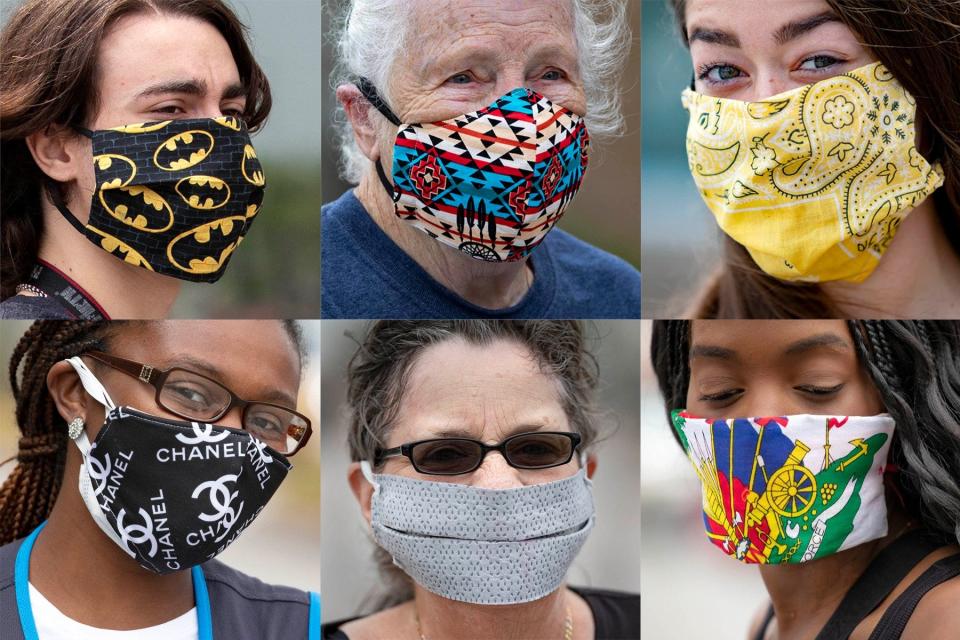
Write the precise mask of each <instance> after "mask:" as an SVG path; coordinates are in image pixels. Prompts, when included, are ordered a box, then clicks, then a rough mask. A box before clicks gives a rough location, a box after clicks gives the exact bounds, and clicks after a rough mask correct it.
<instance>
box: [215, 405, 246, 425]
mask: <svg viewBox="0 0 960 640" xmlns="http://www.w3.org/2000/svg"><path fill="white" fill-rule="evenodd" d="M216 422H217V424H218V425H220V426H221V427H230V428H232V429H242V428H243V409H241V408H240V407H231V408H230V410H229V411H227V412H226V413H225V414H223V415H222V416H221V417H220V419H219V420H217V421H216Z"/></svg>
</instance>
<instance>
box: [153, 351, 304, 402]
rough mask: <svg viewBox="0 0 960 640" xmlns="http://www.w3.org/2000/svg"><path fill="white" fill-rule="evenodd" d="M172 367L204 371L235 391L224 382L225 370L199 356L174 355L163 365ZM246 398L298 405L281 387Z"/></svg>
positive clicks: (250, 400) (251, 400) (196, 371)
mask: <svg viewBox="0 0 960 640" xmlns="http://www.w3.org/2000/svg"><path fill="white" fill-rule="evenodd" d="M171 367H180V368H182V369H189V370H190V371H193V372H194V373H202V374H203V375H205V376H207V377H209V378H213V379H214V380H216V381H217V382H219V383H220V384H222V385H223V386H224V387H226V388H228V389H230V391H231V392H234V391H233V389H232V388H230V386H229V385H227V384H226V383H225V382H223V380H224V378H225V377H226V376H224V375H223V372H222V371H221V370H220V369H218V368H217V367H216V366H215V365H213V364H211V363H209V362H206V361H204V360H199V359H197V358H194V357H192V356H188V355H178V356H173V357H172V358H170V359H169V360H167V361H166V362H165V363H164V365H163V368H164V369H169V368H171ZM234 393H236V392H234ZM244 400H248V401H249V402H258V401H259V402H273V403H276V404H282V405H285V406H287V407H288V408H292V409H296V407H297V401H296V398H294V397H293V396H291V395H290V394H288V393H284V392H283V391H280V390H279V389H270V390H269V391H267V392H266V393H264V394H262V395H258V396H257V397H256V398H244Z"/></svg>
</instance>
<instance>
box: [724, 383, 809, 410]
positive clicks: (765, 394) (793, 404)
mask: <svg viewBox="0 0 960 640" xmlns="http://www.w3.org/2000/svg"><path fill="white" fill-rule="evenodd" d="M736 409H737V411H736V413H737V415H736V416H725V417H737V418H740V417H744V418H752V417H770V416H785V415H792V414H796V413H805V410H804V407H802V406H801V405H800V404H799V402H798V401H797V399H796V397H795V396H794V395H793V394H792V393H790V390H789V389H788V388H784V387H782V386H781V385H778V384H775V383H767V384H759V385H754V386H753V388H751V389H750V392H749V395H748V396H747V397H745V398H744V399H743V400H742V401H741V402H739V403H737V407H736Z"/></svg>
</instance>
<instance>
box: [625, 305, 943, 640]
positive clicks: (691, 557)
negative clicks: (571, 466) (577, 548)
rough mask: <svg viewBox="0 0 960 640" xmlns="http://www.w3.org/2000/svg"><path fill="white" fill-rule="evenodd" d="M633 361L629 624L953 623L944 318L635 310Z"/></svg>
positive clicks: (863, 626)
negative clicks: (636, 477)
mask: <svg viewBox="0 0 960 640" xmlns="http://www.w3.org/2000/svg"><path fill="white" fill-rule="evenodd" d="M643 360H644V369H643V374H642V376H643V380H642V384H643V393H642V395H643V415H642V420H643V435H642V437H643V454H642V465H643V471H642V486H643V489H642V494H641V498H642V511H643V528H642V536H643V546H642V554H641V562H642V566H643V573H642V585H643V595H644V601H643V605H644V606H643V637H646V638H698V637H710V638H718V639H723V638H730V639H739V638H744V637H746V638H750V639H753V638H757V639H761V640H762V639H763V638H778V637H796V638H860V637H864V638H866V637H870V638H905V639H906V638H950V637H953V636H955V635H956V631H957V629H960V618H958V615H957V609H956V606H955V605H956V602H957V597H958V594H960V591H958V590H960V578H958V577H960V546H958V536H957V528H958V525H960V517H958V513H960V512H958V506H960V485H958V483H957V478H958V477H960V431H958V429H957V427H958V424H960V399H958V398H960V397H958V395H957V389H958V388H960V322H958V321H882V320H868V321H843V320H778V321H774V320H752V321H751V320H729V321H727V320H694V321H686V320H655V321H652V322H650V321H644V326H643ZM691 610H694V611H697V612H698V615H696V616H691V615H686V614H687V612H689V611H691Z"/></svg>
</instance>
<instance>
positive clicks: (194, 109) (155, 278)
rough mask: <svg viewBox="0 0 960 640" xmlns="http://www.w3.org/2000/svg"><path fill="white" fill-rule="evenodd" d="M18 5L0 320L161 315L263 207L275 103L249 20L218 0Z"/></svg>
mask: <svg viewBox="0 0 960 640" xmlns="http://www.w3.org/2000/svg"><path fill="white" fill-rule="evenodd" d="M18 5H19V6H18V7H17V9H16V10H15V11H13V12H12V13H11V15H10V16H9V19H8V20H7V23H6V25H5V26H4V29H3V32H2V34H0V94H2V96H3V98H2V100H0V130H2V134H0V138H2V155H3V169H2V187H3V188H2V199H0V205H2V206H0V220H2V222H0V230H2V239H0V249H2V250H0V270H2V286H0V300H2V302H0V318H20V319H43V318H53V319H83V320H103V319H109V318H128V319H157V318H165V317H167V315H168V313H169V310H170V308H171V307H172V306H173V304H174V302H175V300H176V298H177V296H178V294H179V292H180V287H181V282H182V281H184V280H186V281H191V282H213V281H215V280H216V279H217V278H219V276H220V275H222V273H223V271H224V270H225V269H226V266H227V261H228V259H229V258H230V256H231V255H232V253H233V251H234V249H236V248H237V246H238V245H239V243H240V242H239V238H241V237H243V236H244V235H245V234H246V232H247V229H248V227H249V224H250V222H248V221H250V220H252V219H253V218H254V216H255V215H256V214H257V213H258V212H259V205H260V201H261V199H262V196H263V186H264V180H263V172H262V171H259V172H258V170H259V166H257V167H254V164H256V163H257V162H258V161H257V160H256V153H255V151H254V150H253V149H254V148H253V146H252V143H250V140H249V136H248V135H247V131H248V130H249V131H257V130H258V129H259V127H260V126H261V125H262V123H263V122H264V121H265V120H266V118H267V115H268V114H269V113H270V108H271V104H272V102H271V97H270V87H269V83H268V81H267V78H266V76H265V75H264V73H263V71H262V69H261V68H260V66H259V65H258V64H257V62H256V60H255V59H254V56H253V53H252V52H251V50H250V46H249V43H248V40H247V33H246V28H245V27H244V26H243V24H242V23H241V22H240V21H239V20H238V19H237V17H236V15H235V14H234V13H233V11H232V10H231V9H230V8H229V6H228V5H227V4H226V3H224V2H223V1H222V0H22V1H21V2H18ZM244 124H245V127H246V128H244V126H243V125H244ZM154 149H156V151H154ZM238 149H239V150H240V151H237V150H238ZM231 150H232V151H231ZM241 174H243V175H241ZM249 176H252V177H249ZM198 178H203V180H198Z"/></svg>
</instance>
